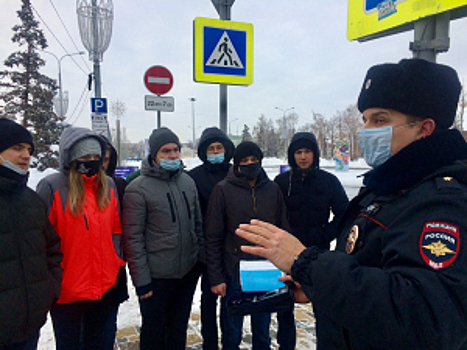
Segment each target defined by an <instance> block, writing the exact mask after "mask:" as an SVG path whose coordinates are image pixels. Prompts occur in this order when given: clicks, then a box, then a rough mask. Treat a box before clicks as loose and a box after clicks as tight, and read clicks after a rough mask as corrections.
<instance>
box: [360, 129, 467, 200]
mask: <svg viewBox="0 0 467 350" xmlns="http://www.w3.org/2000/svg"><path fill="white" fill-rule="evenodd" d="M462 159H467V144H466V142H465V140H464V138H463V137H462V135H461V133H460V132H459V131H458V130H457V129H450V130H441V131H439V132H437V133H435V134H433V135H431V136H429V137H426V138H424V139H420V140H418V141H415V142H413V143H412V144H410V145H408V146H406V147H405V148H403V149H402V150H401V151H399V152H398V153H397V154H395V155H394V156H392V157H391V158H389V159H388V160H387V161H386V162H385V163H383V164H382V165H380V166H378V167H376V168H375V169H372V170H370V171H368V172H367V173H365V174H364V175H363V176H364V179H363V184H364V185H365V186H366V187H367V188H368V189H369V190H371V191H372V192H374V193H375V194H376V195H389V194H392V193H395V192H397V191H400V190H404V189H407V188H409V187H412V186H413V185H415V184H416V183H418V182H419V181H421V180H422V179H423V178H424V177H426V176H428V175H429V174H431V173H434V172H435V171H436V170H437V169H439V168H441V167H444V166H447V165H451V164H453V163H454V162H455V161H457V160H462Z"/></svg>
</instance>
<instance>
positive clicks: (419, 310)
mask: <svg viewBox="0 0 467 350" xmlns="http://www.w3.org/2000/svg"><path fill="white" fill-rule="evenodd" d="M466 158H467V147H466V144H465V141H464V139H463V138H462V136H461V134H460V133H459V132H458V131H457V130H444V131H440V132H438V133H436V134H434V135H431V136H429V137H427V138H426V139H422V140H419V141H416V142H414V143H412V144H410V145H409V146H407V147H405V148H404V149H402V150H401V151H400V152H398V153H397V154H396V155H394V156H393V157H391V158H390V159H389V160H388V161H386V162H385V163H384V164H382V165H381V166H379V167H377V168H375V169H373V170H372V171H370V172H368V173H367V174H365V179H364V184H365V185H366V188H364V189H363V190H362V191H361V193H360V194H359V195H358V196H357V197H356V198H354V199H353V200H352V201H351V203H350V205H349V208H348V210H347V211H346V214H345V216H344V218H343V222H342V223H341V226H340V227H341V235H340V238H339V240H338V247H337V251H333V252H325V253H322V254H320V253H319V252H317V251H316V249H313V248H308V249H307V250H306V251H305V252H304V253H302V254H301V255H300V256H299V257H298V259H297V260H296V262H295V264H294V265H293V267H292V276H293V277H294V279H295V280H296V281H298V282H300V283H301V284H302V286H303V288H304V291H305V293H306V295H307V296H308V297H309V298H310V299H311V301H312V303H313V304H315V305H316V306H317V308H318V309H319V310H320V318H319V324H318V327H317V329H318V334H317V338H318V348H319V349H437V350H440V349H467V166H466V164H465V163H463V162H462V160H463V159H466Z"/></svg>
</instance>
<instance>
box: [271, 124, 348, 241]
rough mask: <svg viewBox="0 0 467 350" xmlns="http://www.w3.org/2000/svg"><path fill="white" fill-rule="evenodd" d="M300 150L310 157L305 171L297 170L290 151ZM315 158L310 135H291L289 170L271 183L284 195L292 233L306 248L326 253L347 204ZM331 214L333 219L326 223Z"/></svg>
mask: <svg viewBox="0 0 467 350" xmlns="http://www.w3.org/2000/svg"><path fill="white" fill-rule="evenodd" d="M302 146H306V148H309V149H310V150H311V151H312V152H313V155H314V159H313V164H312V166H311V168H310V169H308V170H301V169H300V168H299V167H298V166H297V163H296V162H295V158H294V151H295V150H296V149H300V148H304V147H302ZM310 147H311V148H310ZM319 155H320V153H319V148H318V144H317V142H316V139H315V137H314V135H313V134H311V133H297V134H295V135H294V137H293V138H292V141H291V143H290V146H289V150H288V157H289V164H290V168H291V170H289V171H286V172H284V173H282V174H279V175H277V176H276V178H275V179H274V181H275V182H276V183H277V184H278V185H279V187H280V189H281V191H282V194H283V195H284V199H285V204H286V207H287V219H288V221H289V224H290V226H291V228H292V233H293V234H294V235H295V236H296V237H297V238H298V239H300V241H301V242H302V243H303V245H305V246H307V247H310V246H316V247H318V248H320V249H323V250H328V249H329V243H330V242H331V241H332V240H333V239H335V238H337V236H338V231H337V225H338V223H339V220H340V219H341V217H342V215H343V214H344V212H345V209H346V208H347V205H348V203H349V200H348V198H347V195H346V194H345V191H344V188H343V187H342V184H341V183H340V181H339V179H338V178H337V177H336V176H334V175H333V174H331V173H328V172H327V171H324V170H321V169H320V168H319ZM331 212H332V213H333V214H334V218H333V219H332V220H331V221H329V217H330V213H331Z"/></svg>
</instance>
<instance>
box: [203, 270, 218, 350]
mask: <svg viewBox="0 0 467 350" xmlns="http://www.w3.org/2000/svg"><path fill="white" fill-rule="evenodd" d="M218 297H219V296H218V295H216V294H214V293H213V292H211V285H210V284H209V278H208V274H207V268H206V266H203V272H202V276H201V335H202V336H203V350H218V349H219V337H218V332H217V299H218ZM221 330H222V320H221Z"/></svg>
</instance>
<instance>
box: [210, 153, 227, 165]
mask: <svg viewBox="0 0 467 350" xmlns="http://www.w3.org/2000/svg"><path fill="white" fill-rule="evenodd" d="M207 160H208V162H209V163H211V164H221V163H222V162H223V161H224V153H219V154H210V155H208V156H207Z"/></svg>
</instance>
